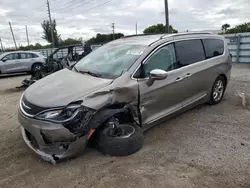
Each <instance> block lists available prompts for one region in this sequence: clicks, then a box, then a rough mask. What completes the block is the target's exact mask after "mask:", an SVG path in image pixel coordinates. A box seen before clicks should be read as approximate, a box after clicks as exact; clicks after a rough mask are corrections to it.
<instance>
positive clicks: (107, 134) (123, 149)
mask: <svg viewBox="0 0 250 188" xmlns="http://www.w3.org/2000/svg"><path fill="white" fill-rule="evenodd" d="M117 127H118V129H119V128H121V129H123V130H128V131H127V132H128V134H124V135H123V136H121V135H120V136H117V135H112V134H111V132H112V131H113V130H114V128H110V127H106V128H104V129H103V130H102V131H101V132H99V134H98V135H97V148H98V150H99V151H101V152H102V153H104V154H108V155H111V156H128V155H131V154H133V153H136V152H137V151H139V150H140V149H141V148H142V145H143V132H142V130H141V128H140V127H139V126H136V125H131V124H120V125H118V126H117ZM112 129H113V130H112Z"/></svg>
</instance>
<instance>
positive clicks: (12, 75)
mask: <svg viewBox="0 0 250 188" xmlns="http://www.w3.org/2000/svg"><path fill="white" fill-rule="evenodd" d="M25 75H29V74H28V73H15V74H0V79H4V78H11V77H18V76H25Z"/></svg>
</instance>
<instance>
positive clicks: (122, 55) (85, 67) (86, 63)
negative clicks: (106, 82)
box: [75, 43, 146, 79]
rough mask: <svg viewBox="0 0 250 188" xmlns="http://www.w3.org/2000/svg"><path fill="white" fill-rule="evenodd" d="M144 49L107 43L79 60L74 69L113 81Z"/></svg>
mask: <svg viewBox="0 0 250 188" xmlns="http://www.w3.org/2000/svg"><path fill="white" fill-rule="evenodd" d="M145 48H146V46H143V45H133V44H120V43H119V44H114V43H108V44H106V45H104V46H102V47H100V48H98V49H96V50H95V51H94V52H92V53H90V54H89V55H87V56H86V57H84V58H83V59H82V60H80V61H79V62H78V63H77V64H76V65H75V68H76V70H77V71H79V72H91V73H94V74H98V75H100V76H101V77H103V78H110V79H114V78H117V77H119V76H120V75H122V73H124V72H126V71H128V70H129V68H130V67H131V66H132V65H133V64H134V62H135V61H136V60H137V59H138V58H139V57H140V56H141V54H142V53H143V51H144V50H145Z"/></svg>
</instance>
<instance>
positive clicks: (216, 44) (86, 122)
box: [18, 33, 232, 163]
mask: <svg viewBox="0 0 250 188" xmlns="http://www.w3.org/2000/svg"><path fill="white" fill-rule="evenodd" d="M231 67H232V61H231V57H230V54H229V51H228V48H227V42H226V40H225V39H224V38H223V37H222V36H218V35H212V34H210V33H180V34H161V35H140V36H128V37H123V38H121V39H118V40H115V41H112V42H110V43H107V44H105V45H103V46H102V47H100V48H98V49H97V50H95V51H94V52H93V53H91V54H89V55H87V56H86V57H84V58H83V59H82V60H80V61H79V62H78V63H77V64H76V65H75V66H74V67H73V68H72V69H71V70H69V69H64V70H61V71H59V72H56V73H54V74H52V75H49V76H47V77H45V78H43V79H41V80H39V81H38V82H36V83H35V84H34V85H32V86H30V87H29V88H28V89H27V90H26V91H25V92H24V94H23V95H22V97H21V99H20V105H19V113H18V117H19V123H20V124H21V130H22V136H23V139H24V141H25V142H26V144H27V145H28V146H29V147H30V148H31V149H32V150H33V151H34V152H35V153H37V154H38V155H40V156H41V157H42V158H43V159H44V160H46V161H50V162H52V163H56V162H57V161H59V160H61V159H64V158H69V157H72V156H76V155H79V154H81V153H82V152H83V150H84V148H85V146H86V144H87V142H88V141H89V140H90V139H92V140H93V141H94V143H96V146H97V148H98V149H99V150H100V151H101V152H103V153H105V154H109V155H114V156H125V155H129V154H132V153H135V152H136V151H138V150H139V149H140V148H141V147H142V144H143V131H145V130H147V129H149V128H150V127H152V126H154V125H156V124H158V123H160V122H162V121H165V120H166V119H168V118H170V117H172V116H174V115H177V114H179V113H181V112H184V111H186V110H188V109H190V108H192V107H195V106H196V105H199V104H202V103H209V104H211V105H213V104H218V103H219V102H220V101H221V100H222V98H223V95H224V92H225V90H226V87H227V84H228V82H229V80H230V74H231ZM166 139H167V138H166Z"/></svg>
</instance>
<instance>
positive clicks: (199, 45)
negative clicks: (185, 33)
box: [175, 39, 218, 107]
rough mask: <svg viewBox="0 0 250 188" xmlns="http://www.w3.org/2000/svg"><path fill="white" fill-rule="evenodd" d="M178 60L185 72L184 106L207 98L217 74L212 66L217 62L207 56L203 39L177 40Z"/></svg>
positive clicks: (183, 76) (183, 80)
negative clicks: (209, 59)
mask: <svg viewBox="0 0 250 188" xmlns="http://www.w3.org/2000/svg"><path fill="white" fill-rule="evenodd" d="M175 48H176V55H177V62H178V64H179V66H180V67H182V69H183V71H184V74H183V75H182V78H183V79H182V82H183V83H184V85H185V95H184V101H183V107H186V106H189V105H191V104H193V105H195V104H196V103H200V102H201V101H203V100H205V99H207V96H208V95H209V90H210V88H211V87H212V83H213V81H214V80H215V79H216V75H215V74H214V73H213V71H211V70H212V68H213V67H214V66H216V63H218V62H216V63H215V64H213V63H211V62H209V61H208V60H207V58H206V53H205V50H204V45H203V42H202V40H201V39H192V40H190V39H189V40H182V41H177V42H175Z"/></svg>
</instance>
